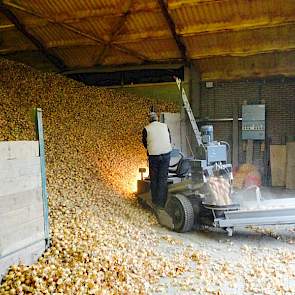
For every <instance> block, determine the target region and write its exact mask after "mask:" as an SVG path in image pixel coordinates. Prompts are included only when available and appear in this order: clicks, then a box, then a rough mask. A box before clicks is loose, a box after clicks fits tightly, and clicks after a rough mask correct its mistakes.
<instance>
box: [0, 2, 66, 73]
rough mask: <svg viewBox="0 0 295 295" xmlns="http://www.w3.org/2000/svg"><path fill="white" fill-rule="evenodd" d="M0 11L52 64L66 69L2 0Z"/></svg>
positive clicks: (62, 69)
mask: <svg viewBox="0 0 295 295" xmlns="http://www.w3.org/2000/svg"><path fill="white" fill-rule="evenodd" d="M0 12H2V13H3V14H4V15H5V16H6V17H7V18H8V19H9V20H10V21H11V22H12V23H13V24H14V25H15V27H16V29H17V30H18V31H20V32H21V33H22V34H23V35H24V36H25V37H27V38H28V39H29V40H30V41H31V42H32V43H33V44H34V45H35V46H36V47H37V48H38V49H39V50H40V52H41V53H42V54H43V55H44V56H45V57H46V58H47V59H48V60H49V61H50V62H51V63H52V64H53V65H54V66H56V67H57V68H58V69H59V70H61V71H64V70H65V69H66V66H65V64H64V63H63V61H62V60H61V59H60V58H59V57H57V56H55V55H53V54H51V53H50V52H49V51H48V50H47V48H46V47H45V46H44V45H43V44H42V42H41V41H39V40H38V39H37V38H36V37H35V36H33V35H32V34H31V33H30V32H29V31H27V29H26V27H25V26H24V25H23V24H22V23H21V22H20V21H19V20H18V18H17V17H16V15H15V14H14V13H13V12H12V11H11V10H10V9H9V8H7V7H6V6H5V5H4V4H3V2H2V1H0Z"/></svg>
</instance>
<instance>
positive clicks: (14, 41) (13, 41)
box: [0, 30, 35, 53]
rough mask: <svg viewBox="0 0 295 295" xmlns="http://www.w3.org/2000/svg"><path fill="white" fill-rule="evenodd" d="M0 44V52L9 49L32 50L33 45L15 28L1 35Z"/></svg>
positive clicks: (5, 51) (7, 51)
mask: <svg viewBox="0 0 295 295" xmlns="http://www.w3.org/2000/svg"><path fill="white" fill-rule="evenodd" d="M1 39H2V42H1V44H0V53H9V52H11V51H22V50H32V49H35V46H34V45H33V44H32V42H30V41H29V40H28V39H27V38H26V37H25V36H24V35H23V34H22V33H20V32H19V31H16V30H10V31H7V32H5V34H3V35H2V38H1Z"/></svg>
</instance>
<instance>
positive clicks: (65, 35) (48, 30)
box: [29, 24, 85, 44]
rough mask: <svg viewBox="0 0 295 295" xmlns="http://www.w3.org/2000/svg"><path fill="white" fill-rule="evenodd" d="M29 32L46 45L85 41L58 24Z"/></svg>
mask: <svg viewBox="0 0 295 295" xmlns="http://www.w3.org/2000/svg"><path fill="white" fill-rule="evenodd" d="M29 31H30V32H31V33H32V34H33V35H34V36H36V37H38V38H39V39H41V40H42V41H43V42H44V43H46V44H47V43H49V42H54V41H65V42H66V41H68V40H77V39H83V37H81V36H80V35H78V34H76V33H74V32H72V31H69V30H67V29H66V28H64V27H62V26H60V25H56V24H49V25H46V26H42V27H34V28H32V29H29ZM84 39H85V38H84Z"/></svg>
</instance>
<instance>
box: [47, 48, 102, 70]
mask: <svg viewBox="0 0 295 295" xmlns="http://www.w3.org/2000/svg"><path fill="white" fill-rule="evenodd" d="M101 49H102V48H101V47H100V46H83V47H82V46H80V47H71V48H55V49H51V51H52V52H54V54H56V55H57V56H59V57H60V58H61V59H62V60H63V61H64V63H65V64H66V66H68V67H70V68H79V67H91V66H94V61H95V58H96V56H97V55H98V54H99V52H101Z"/></svg>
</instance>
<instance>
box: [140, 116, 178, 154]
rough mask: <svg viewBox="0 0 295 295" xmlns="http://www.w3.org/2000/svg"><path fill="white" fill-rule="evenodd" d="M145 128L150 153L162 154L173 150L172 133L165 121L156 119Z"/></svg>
mask: <svg viewBox="0 0 295 295" xmlns="http://www.w3.org/2000/svg"><path fill="white" fill-rule="evenodd" d="M145 129H146V133H147V137H146V141H147V150H148V153H149V155H161V154H166V153H169V152H171V150H172V147H171V143H170V134H169V130H168V126H167V125H166V124H165V123H161V122H158V121H154V122H151V123H150V124H149V125H147V126H146V127H145Z"/></svg>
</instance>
